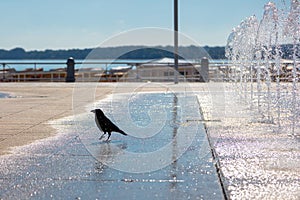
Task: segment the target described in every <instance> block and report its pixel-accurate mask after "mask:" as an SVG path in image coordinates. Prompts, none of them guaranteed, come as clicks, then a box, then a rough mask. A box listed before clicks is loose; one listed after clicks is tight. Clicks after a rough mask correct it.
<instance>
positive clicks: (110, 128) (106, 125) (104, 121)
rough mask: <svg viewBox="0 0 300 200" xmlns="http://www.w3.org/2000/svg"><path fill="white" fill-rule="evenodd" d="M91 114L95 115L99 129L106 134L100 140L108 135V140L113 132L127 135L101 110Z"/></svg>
mask: <svg viewBox="0 0 300 200" xmlns="http://www.w3.org/2000/svg"><path fill="white" fill-rule="evenodd" d="M91 112H93V113H95V121H96V124H97V126H98V128H99V129H100V130H101V131H102V132H103V133H104V134H103V135H102V136H101V137H100V138H99V139H100V140H101V139H102V138H103V136H104V135H105V134H106V132H107V133H108V138H107V140H108V139H109V138H110V136H111V132H118V133H121V134H123V135H127V134H126V133H125V132H124V131H122V130H121V129H119V128H118V127H117V126H116V125H115V124H114V123H112V122H111V121H110V120H109V119H108V118H107V117H106V116H105V115H104V113H103V111H102V110H101V109H95V110H91Z"/></svg>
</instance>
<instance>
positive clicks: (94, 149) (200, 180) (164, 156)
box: [0, 93, 222, 199]
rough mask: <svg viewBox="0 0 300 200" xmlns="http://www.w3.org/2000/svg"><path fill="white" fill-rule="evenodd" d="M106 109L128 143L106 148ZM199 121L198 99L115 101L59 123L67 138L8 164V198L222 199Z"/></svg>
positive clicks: (4, 177)
mask: <svg viewBox="0 0 300 200" xmlns="http://www.w3.org/2000/svg"><path fill="white" fill-rule="evenodd" d="M98 107H99V108H102V109H103V111H104V112H105V114H106V115H107V116H108V117H109V118H110V119H111V120H112V121H113V122H114V123H115V124H117V125H118V126H119V127H120V128H121V129H123V130H124V131H125V132H126V133H128V136H124V135H121V134H118V133H112V136H111V140H110V142H105V141H100V140H99V137H100V135H101V134H102V133H101V132H100V131H99V130H98V128H97V127H96V124H95V122H94V115H93V113H91V112H89V111H90V110H91V109H92V108H98ZM199 118H201V116H200V113H199V107H198V104H197V100H196V96H193V95H186V94H180V93H179V94H174V93H138V94H135V95H131V94H122V95H114V96H113V97H111V98H107V99H105V100H102V101H100V102H97V103H95V104H94V105H92V106H89V107H88V108H87V112H86V113H84V114H81V115H76V116H74V117H73V118H72V117H69V118H64V119H61V120H56V121H54V122H51V123H52V124H53V125H54V126H55V127H56V128H58V130H59V132H60V133H61V134H59V135H57V136H55V137H53V138H51V139H45V140H42V141H39V142H37V143H35V144H32V145H28V146H27V147H22V148H19V149H16V151H15V153H16V154H15V155H12V156H7V157H6V158H5V157H2V158H1V159H0V162H1V167H0V168H1V170H0V181H1V190H0V191H1V192H0V197H1V198H19V197H24V194H26V195H28V196H29V197H30V198H32V197H35V198H64V197H65V198H79V197H80V198H86V197H89V198H98V199H99V198H100V199H116V198H121V197H122V198H123V199H141V198H148V199H161V198H172V199H183V198H184V199H185V198H191V199H201V198H202V199H222V192H221V188H220V185H219V182H218V178H217V175H216V172H215V167H214V163H213V162H212V159H211V154H210V149H209V145H208V142H207V139H206V135H205V133H204V127H203V125H202V124H201V123H199V122H197V119H199ZM74 124H76V125H74ZM116 188H117V190H118V192H114V191H115V190H116ZM66 191H72V193H69V192H66Z"/></svg>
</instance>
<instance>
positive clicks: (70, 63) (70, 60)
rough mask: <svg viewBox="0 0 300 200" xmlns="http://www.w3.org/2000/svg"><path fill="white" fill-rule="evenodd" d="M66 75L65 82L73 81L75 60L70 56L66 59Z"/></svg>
mask: <svg viewBox="0 0 300 200" xmlns="http://www.w3.org/2000/svg"><path fill="white" fill-rule="evenodd" d="M66 64H67V77H66V82H75V61H74V58H72V57H70V58H68V60H67V63H66Z"/></svg>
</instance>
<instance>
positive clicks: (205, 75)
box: [200, 57, 209, 82]
mask: <svg viewBox="0 0 300 200" xmlns="http://www.w3.org/2000/svg"><path fill="white" fill-rule="evenodd" d="M208 66H209V61H208V59H207V58H206V57H204V58H202V59H201V68H200V82H209V67H208Z"/></svg>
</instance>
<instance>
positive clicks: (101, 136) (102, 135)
mask: <svg viewBox="0 0 300 200" xmlns="http://www.w3.org/2000/svg"><path fill="white" fill-rule="evenodd" d="M105 134H106V132H104V133H103V135H101V136H100V138H99V140H101V139H102V138H103V137H104V136H105Z"/></svg>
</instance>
